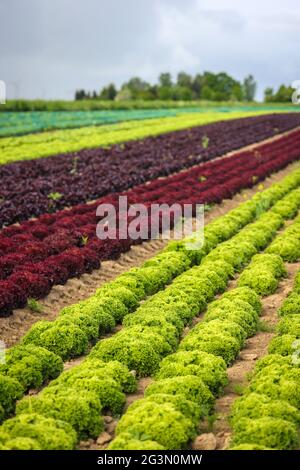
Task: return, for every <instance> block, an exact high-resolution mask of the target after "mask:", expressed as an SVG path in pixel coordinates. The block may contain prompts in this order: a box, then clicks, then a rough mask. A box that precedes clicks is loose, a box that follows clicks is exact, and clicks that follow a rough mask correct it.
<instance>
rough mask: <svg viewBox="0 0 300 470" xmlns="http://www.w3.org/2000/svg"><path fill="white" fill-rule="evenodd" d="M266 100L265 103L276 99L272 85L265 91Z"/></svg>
mask: <svg viewBox="0 0 300 470" xmlns="http://www.w3.org/2000/svg"><path fill="white" fill-rule="evenodd" d="M264 101H265V103H271V102H272V101H274V90H273V88H271V87H268V88H266V89H265V91H264Z"/></svg>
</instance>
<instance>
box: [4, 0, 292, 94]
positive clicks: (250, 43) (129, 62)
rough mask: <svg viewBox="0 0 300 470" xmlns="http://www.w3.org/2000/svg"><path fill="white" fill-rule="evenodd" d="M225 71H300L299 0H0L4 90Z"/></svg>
mask: <svg viewBox="0 0 300 470" xmlns="http://www.w3.org/2000/svg"><path fill="white" fill-rule="evenodd" d="M181 70H184V71H187V72H189V73H191V74H195V73H201V72H203V71H204V70H210V71H213V72H219V71H226V72H228V73H230V74H232V75H233V76H234V77H236V78H238V79H240V80H242V79H243V78H244V76H245V75H247V74H249V73H253V74H254V76H255V78H256V79H257V81H258V83H259V87H258V94H257V98H261V97H262V94H263V90H264V88H265V87H267V86H275V87H276V86H278V85H279V84H280V83H283V82H284V83H286V84H290V83H291V82H292V81H293V80H296V79H300V2H299V0H284V1H282V0H281V1H280V0H251V1H250V2H249V1H243V0H0V79H2V80H4V81H5V82H6V83H7V88H8V97H9V98H14V97H19V98H20V97H25V98H66V99H68V98H72V97H73V95H74V90H75V89H76V88H85V89H89V90H92V89H96V90H97V91H98V90H99V89H100V88H101V87H102V86H103V85H105V84H107V83H108V82H111V81H113V82H115V83H116V84H117V85H120V84H121V83H122V82H124V81H126V80H127V79H128V78H130V77H132V76H141V77H142V78H143V79H145V80H148V81H150V82H154V81H155V80H156V79H157V77H158V75H159V73H160V72H167V71H169V72H171V73H172V74H174V76H175V75H176V74H177V73H178V72H179V71H181Z"/></svg>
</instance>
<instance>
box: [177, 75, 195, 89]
mask: <svg viewBox="0 0 300 470" xmlns="http://www.w3.org/2000/svg"><path fill="white" fill-rule="evenodd" d="M192 82H193V79H192V77H191V75H189V74H188V73H185V72H179V74H178V75H177V86H179V87H185V88H189V89H190V90H192Z"/></svg>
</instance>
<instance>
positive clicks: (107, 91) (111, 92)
mask: <svg viewBox="0 0 300 470" xmlns="http://www.w3.org/2000/svg"><path fill="white" fill-rule="evenodd" d="M116 96H117V89H116V87H115V85H114V84H113V83H110V84H109V85H107V86H106V87H104V88H102V90H101V92H100V99H101V100H111V101H112V100H114V99H115V97H116Z"/></svg>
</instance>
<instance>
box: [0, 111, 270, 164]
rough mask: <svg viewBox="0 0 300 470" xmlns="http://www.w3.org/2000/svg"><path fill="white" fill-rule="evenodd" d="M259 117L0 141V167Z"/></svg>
mask: <svg viewBox="0 0 300 470" xmlns="http://www.w3.org/2000/svg"><path fill="white" fill-rule="evenodd" d="M261 114H267V111H262V112H257V111H256V112H244V111H237V112H232V113H228V114H227V113H222V112H213V111H209V112H207V113H203V112H202V113H186V114H182V115H180V116H175V117H165V118H156V119H155V118H153V119H145V120H143V122H142V123H141V122H140V121H139V120H135V121H130V122H121V123H117V124H109V125H103V126H100V127H99V126H89V127H82V128H78V129H65V130H56V131H49V132H43V133H38V134H30V135H25V136H20V137H17V136H14V137H3V138H1V139H0V164H5V163H9V162H12V161H16V160H33V159H36V158H40V157H46V156H49V155H56V154H61V153H68V152H76V151H79V150H82V149H91V148H95V147H109V146H111V145H113V144H120V143H123V142H127V141H130V140H138V139H143V138H145V137H150V136H156V135H160V134H164V133H167V132H173V131H177V130H182V129H187V128H190V127H196V126H201V125H204V124H209V123H212V122H216V121H224V120H229V119H237V118H242V117H248V116H256V115H261Z"/></svg>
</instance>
